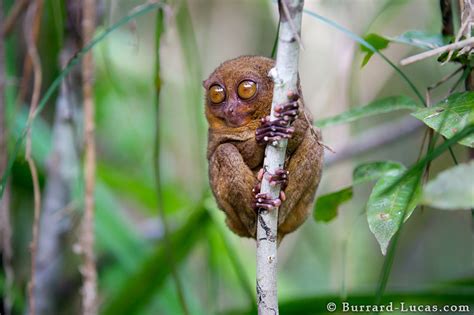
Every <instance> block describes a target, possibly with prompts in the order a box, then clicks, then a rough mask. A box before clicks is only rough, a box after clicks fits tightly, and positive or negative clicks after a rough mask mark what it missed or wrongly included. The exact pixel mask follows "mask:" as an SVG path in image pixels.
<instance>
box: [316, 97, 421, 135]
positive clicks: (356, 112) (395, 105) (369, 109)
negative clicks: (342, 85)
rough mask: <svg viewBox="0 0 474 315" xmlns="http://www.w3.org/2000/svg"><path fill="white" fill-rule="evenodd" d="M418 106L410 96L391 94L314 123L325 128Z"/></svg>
mask: <svg viewBox="0 0 474 315" xmlns="http://www.w3.org/2000/svg"><path fill="white" fill-rule="evenodd" d="M418 108H420V107H419V106H418V105H416V102H415V101H414V100H413V99H412V98H410V97H408V96H404V95H401V96H391V97H387V98H383V99H380V100H376V101H373V102H371V103H369V104H367V105H365V106H361V107H356V108H353V109H350V110H348V111H346V112H344V113H342V114H339V115H336V116H333V117H330V118H325V119H320V120H317V121H316V122H315V123H314V124H315V125H316V126H317V127H319V128H324V127H328V126H333V125H339V124H344V123H348V122H351V121H355V120H358V119H361V118H365V117H369V116H373V115H377V114H383V113H388V112H392V111H395V110H401V109H409V110H415V109H418Z"/></svg>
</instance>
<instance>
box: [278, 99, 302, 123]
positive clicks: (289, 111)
mask: <svg viewBox="0 0 474 315" xmlns="http://www.w3.org/2000/svg"><path fill="white" fill-rule="evenodd" d="M299 112H300V111H299V105H298V102H290V103H286V104H282V105H279V106H277V107H276V108H275V117H278V118H281V119H283V120H284V121H285V122H289V121H293V120H295V119H296V118H297V117H298V115H299Z"/></svg>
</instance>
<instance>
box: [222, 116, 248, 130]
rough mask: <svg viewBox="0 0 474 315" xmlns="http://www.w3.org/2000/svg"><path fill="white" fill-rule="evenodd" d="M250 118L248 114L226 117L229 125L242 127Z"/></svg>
mask: <svg viewBox="0 0 474 315" xmlns="http://www.w3.org/2000/svg"><path fill="white" fill-rule="evenodd" d="M249 120H250V117H249V116H248V115H238V114H236V115H232V116H231V115H228V116H227V117H226V118H225V121H226V124H227V125H228V126H229V127H241V126H243V125H245V124H246V123H248V121H249Z"/></svg>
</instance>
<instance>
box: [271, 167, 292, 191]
mask: <svg viewBox="0 0 474 315" xmlns="http://www.w3.org/2000/svg"><path fill="white" fill-rule="evenodd" d="M269 175H270V177H269V182H270V185H272V186H275V185H281V190H284V189H285V188H286V186H287V185H288V175H289V172H288V171H287V170H284V169H281V168H280V169H277V170H276V171H275V174H269Z"/></svg>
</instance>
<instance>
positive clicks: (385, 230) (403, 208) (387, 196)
mask: <svg viewBox="0 0 474 315" xmlns="http://www.w3.org/2000/svg"><path fill="white" fill-rule="evenodd" d="M404 170H405V169H402V170H400V171H399V172H389V173H388V174H387V175H386V176H384V177H382V178H380V179H379V180H378V181H377V183H376V184H375V186H374V189H373V190H372V193H371V194H370V197H369V201H368V203H367V221H368V222H369V228H370V230H371V231H372V233H373V234H374V235H375V238H376V239H377V241H378V243H379V245H380V249H381V250H382V254H383V255H385V254H386V252H387V247H388V245H389V243H390V240H391V239H392V237H393V236H394V235H395V233H396V232H397V230H398V229H399V227H400V224H401V220H402V218H403V217H404V220H407V219H408V218H409V217H410V215H411V214H412V212H413V210H414V209H415V207H416V204H417V200H418V198H419V191H420V185H419V183H420V181H419V174H420V173H417V174H416V175H413V176H410V177H407V178H406V180H404V181H401V182H400V183H399V184H398V185H397V186H396V187H395V188H394V189H393V190H392V191H390V192H388V193H387V192H386V190H387V188H388V187H390V186H392V185H393V183H394V182H395V181H397V180H398V179H399V177H400V176H401V175H402V174H403V171H404Z"/></svg>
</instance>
